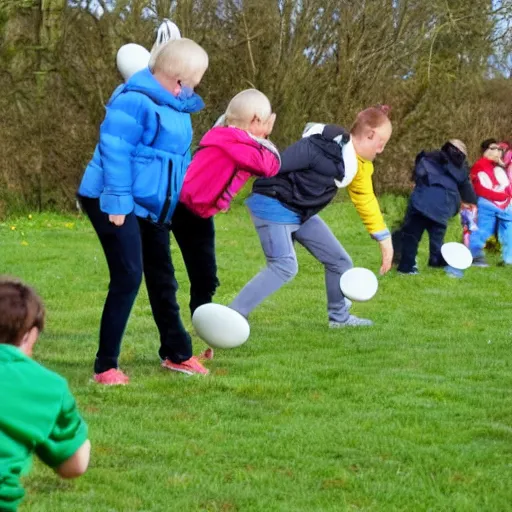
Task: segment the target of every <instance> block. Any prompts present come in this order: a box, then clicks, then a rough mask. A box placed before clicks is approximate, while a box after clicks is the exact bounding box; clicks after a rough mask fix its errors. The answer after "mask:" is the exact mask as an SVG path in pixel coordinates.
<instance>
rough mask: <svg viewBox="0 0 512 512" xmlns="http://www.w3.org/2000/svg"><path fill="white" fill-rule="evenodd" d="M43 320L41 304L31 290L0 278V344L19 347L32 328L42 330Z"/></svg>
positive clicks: (14, 281) (13, 281)
mask: <svg viewBox="0 0 512 512" xmlns="http://www.w3.org/2000/svg"><path fill="white" fill-rule="evenodd" d="M44 318H45V309H44V305H43V302H42V301H41V299H40V297H39V296H38V295H37V293H36V292H35V291H34V290H33V289H32V288H30V287H29V286H27V285H25V284H23V283H22V282H21V281H18V280H16V279H13V278H10V277H5V276H4V277H0V343H4V344H8V345H19V344H20V343H21V340H22V339H23V336H25V334H26V333H27V332H28V331H30V329H32V328H33V327H37V329H38V330H39V331H42V330H43V328H44Z"/></svg>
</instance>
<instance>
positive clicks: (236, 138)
mask: <svg viewBox="0 0 512 512" xmlns="http://www.w3.org/2000/svg"><path fill="white" fill-rule="evenodd" d="M172 33H173V31H172V30H168V34H169V35H171V34H172ZM162 34H163V31H160V32H159V36H161V35H162ZM174 34H175V36H174V38H172V37H169V40H168V41H166V42H162V44H159V45H157V47H156V48H153V50H152V53H151V56H150V58H149V65H147V66H145V67H144V68H143V69H142V70H140V71H138V72H136V73H134V74H133V75H132V76H125V79H127V80H126V82H125V83H124V84H122V85H121V86H119V87H118V88H117V89H116V91H115V92H114V94H113V95H112V97H111V98H110V100H109V102H108V104H107V109H106V116H105V119H104V121H103V123H102V124H101V127H100V137H99V143H98V145H97V147H96V150H95V152H94V156H93V159H92V160H91V162H90V163H89V165H88V167H87V169H86V171H85V174H84V177H83V179H82V182H81V184H80V187H79V190H78V199H79V202H80V204H81V206H82V208H83V210H84V211H85V212H86V214H87V215H88V217H89V218H90V220H91V222H92V224H93V227H94V229H95V230H96V233H97V235H98V238H99V240H100V243H101V245H102V247H103V250H104V253H105V256H106V259H107V263H108V267H109V271H110V285H109V291H108V295H107V298H106V301H105V305H104V309H103V315H102V319H101V325H100V340H99V349H98V352H97V354H96V360H95V364H94V379H95V381H96V382H98V383H100V384H107V385H117V384H127V383H128V381H129V378H128V376H127V375H126V374H125V373H124V372H122V371H121V370H120V369H119V368H118V358H119V354H120V347H121V340H122V336H123V333H124V329H125V327H126V324H127V321H128V317H129V315H130V311H131V308H132V306H133V303H134V300H135V297H136V295H137V292H138V289H139V286H140V283H141V280H142V275H143V274H144V276H145V282H146V287H147V290H148V295H149V300H150V304H151V308H152V312H153V317H154V319H155V323H156V325H157V327H158V330H159V333H160V349H159V356H160V360H161V365H162V367H163V368H165V369H168V370H172V371H178V372H183V373H188V374H193V373H199V374H206V373H208V370H207V369H206V368H205V367H204V364H203V363H204V361H205V359H207V358H209V357H211V355H212V352H211V351H207V352H206V353H203V354H201V355H200V356H193V355H192V344H191V338H190V335H189V333H188V332H187V331H186V329H185V328H184V326H183V323H182V321H181V318H180V312H179V307H178V304H177V301H176V290H177V283H176V280H175V276H174V268H173V265H172V260H171V253H170V233H171V232H172V233H173V234H174V236H175V238H176V241H177V243H178V246H179V247H180V250H181V252H182V254H183V258H184V262H185V266H186V270H187V273H188V276H189V279H190V312H191V313H192V314H193V312H194V311H195V309H196V308H197V307H198V306H200V305H202V304H205V303H208V302H211V301H212V299H213V295H214V293H215V289H216V287H217V286H218V284H219V282H218V279H217V266H216V260H215V234H214V224H213V217H214V215H215V214H216V213H218V212H219V211H224V210H226V209H228V208H229V205H230V203H231V201H232V199H233V197H234V196H235V195H236V194H237V193H238V191H239V190H240V189H241V188H242V187H243V186H244V185H245V183H246V182H247V181H248V180H249V179H250V178H251V177H256V178H258V179H257V180H256V181H255V183H254V187H253V194H252V195H251V196H250V198H249V199H248V201H247V206H248V207H249V210H250V212H251V217H252V220H253V223H254V225H255V228H256V231H257V232H258V235H259V237H260V240H261V245H262V248H263V251H264V253H265V257H266V259H267V268H266V269H265V270H264V271H262V272H261V273H260V274H258V275H257V276H256V277H255V278H254V279H253V280H252V281H251V282H250V283H248V285H247V286H246V287H245V288H244V289H243V290H242V291H241V292H240V294H239V295H238V297H236V298H235V300H234V301H233V303H232V304H231V307H232V308H233V309H234V310H236V311H238V312H240V313H241V314H242V315H244V316H245V317H247V316H248V315H249V313H250V312H251V311H252V310H253V309H254V308H255V307H256V306H257V305H258V304H259V303H260V302H261V301H263V300H264V299H265V298H266V297H267V296H268V295H270V294H271V293H273V292H274V291H276V290H277V289H278V288H280V287H281V286H282V285H283V284H284V283H285V282H287V281H289V280H290V279H292V278H293V276H294V275H295V274H296V272H297V260H296V256H295V251H294V248H293V245H294V242H295V241H298V242H299V243H301V244H302V245H304V246H305V247H306V248H307V249H308V250H309V251H310V252H311V253H312V254H313V255H314V256H315V257H316V258H317V259H318V260H319V261H320V262H321V263H322V264H323V265H324V267H325V274H326V288H327V301H328V323H329V326H331V327H345V326H364V325H371V321H369V320H365V319H360V318H357V317H355V316H353V315H351V314H350V313H349V306H350V303H349V301H346V300H345V298H344V297H343V294H342V293H341V290H340V287H339V279H340V276H341V275H342V274H343V273H344V272H345V271H346V270H348V269H349V268H351V267H352V261H351V259H350V257H349V256H348V254H347V252H346V251H345V249H344V248H343V247H342V246H341V244H340V243H339V242H338V240H337V239H336V238H335V237H334V235H333V234H332V232H331V231H330V229H329V228H328V227H327V225H326V224H325V223H324V222H323V221H322V220H321V219H320V217H318V215H317V214H318V213H319V212H320V211H321V210H322V209H323V208H325V207H326V206H327V205H328V204H329V203H330V201H331V200H332V199H333V198H334V196H335V195H336V191H337V189H338V188H340V187H348V190H349V193H350V196H351V198H352V201H353V202H354V204H355V206H356V208H357V210H358V212H359V214H360V216H361V218H362V219H363V221H364V223H365V224H366V226H367V228H368V231H369V232H370V234H371V235H372V236H373V238H375V239H376V240H377V241H378V242H379V244H380V246H381V252H382V260H383V262H382V268H381V271H382V272H383V273H384V272H387V271H388V270H389V269H390V268H391V264H392V254H393V248H392V243H391V235H390V232H389V230H388V229H387V227H386V225H385V223H384V220H383V218H382V215H381V212H380V209H379V206H378V202H377V199H376V197H375V194H374V192H373V186H372V173H373V164H372V161H373V160H374V158H375V157H376V155H377V154H379V153H380V152H382V151H383V150H384V147H385V145H386V143H387V141H388V140H389V138H390V136H391V131H392V129H391V122H390V121H389V118H388V116H387V110H386V108H384V107H371V108H368V109H366V110H364V111H362V112H361V113H360V114H359V115H358V116H357V118H356V120H355V122H354V124H353V127H352V128H351V130H350V132H348V131H345V130H344V129H343V128H342V127H340V126H337V125H320V124H313V125H312V126H309V127H308V129H307V130H306V132H305V133H304V134H303V135H304V137H303V138H302V139H301V140H299V141H298V142H297V143H295V144H293V145H292V146H291V147H289V148H288V149H286V150H285V151H284V152H283V153H282V154H280V153H279V151H278V150H277V148H276V147H275V146H274V145H273V144H272V143H271V142H270V141H269V139H268V137H269V135H270V134H271V132H272V129H273V126H274V122H275V120H276V114H275V113H273V112H272V107H271V104H270V101H269V100H268V98H267V97H266V96H265V95H264V94H263V93H261V92H260V91H258V90H255V89H249V90H245V91H242V92H240V93H238V94H237V95H236V96H235V97H234V98H233V99H232V100H231V101H230V102H229V104H228V107H227V109H226V112H225V114H224V115H223V116H221V118H220V119H219V120H218V122H217V123H216V125H215V126H214V127H213V128H212V129H211V130H209V131H208V132H207V133H206V134H205V135H204V136H203V137H202V139H201V141H200V143H199V147H198V149H197V150H196V151H195V154H194V156H193V158H191V154H190V145H191V141H192V128H191V120H190V114H192V113H195V112H197V111H198V110H200V109H201V108H202V107H203V106H204V104H203V102H202V100H201V98H200V97H199V96H198V95H197V94H196V93H195V92H194V88H195V87H196V86H197V85H198V84H199V82H200V81H201V79H202V77H203V74H204V73H205V72H206V70H207V67H208V56H207V54H206V52H205V51H204V50H203V49H202V48H201V47H200V46H199V45H197V44H196V43H195V42H193V41H191V40H189V39H184V38H181V37H180V36H179V32H178V33H176V31H174Z"/></svg>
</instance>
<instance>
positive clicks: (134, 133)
mask: <svg viewBox="0 0 512 512" xmlns="http://www.w3.org/2000/svg"><path fill="white" fill-rule="evenodd" d="M144 110H145V109H144V102H143V97H142V95H140V94H137V93H125V94H121V95H119V96H118V97H117V98H116V99H115V100H114V101H113V102H112V103H111V104H110V105H109V106H108V107H107V113H106V115H105V119H104V120H103V123H102V124H101V127H100V142H99V152H100V157H101V163H102V167H103V172H104V179H105V187H104V189H103V193H102V194H101V196H100V208H101V210H102V211H104V212H105V213H108V214H111V215H126V214H128V213H130V212H131V211H132V210H133V207H134V201H133V196H132V171H131V160H132V155H133V151H134V149H135V147H136V146H137V144H138V143H139V142H140V141H141V139H142V134H143V132H144V114H145V111H144Z"/></svg>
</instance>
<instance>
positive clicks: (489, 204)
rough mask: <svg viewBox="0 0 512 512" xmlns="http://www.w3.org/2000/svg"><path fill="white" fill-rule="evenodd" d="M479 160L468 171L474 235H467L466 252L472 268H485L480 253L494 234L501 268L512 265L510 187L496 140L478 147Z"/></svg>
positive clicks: (511, 189) (481, 253) (511, 191)
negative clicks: (475, 202)
mask: <svg viewBox="0 0 512 512" xmlns="http://www.w3.org/2000/svg"><path fill="white" fill-rule="evenodd" d="M481 152H482V157H481V158H480V159H479V160H477V162H476V163H475V164H474V165H473V167H472V169H471V181H472V183H473V188H474V189H475V192H476V195H477V196H478V231H475V232H473V233H471V236H470V239H469V249H470V250H471V253H472V254H473V265H474V266H478V267H487V266H488V264H487V262H486V260H485V257H484V253H483V249H484V247H485V243H486V242H487V239H488V238H489V237H490V236H492V235H493V234H495V233H496V231H497V233H498V240H499V242H500V244H501V248H502V258H503V263H504V264H505V265H512V204H511V201H512V186H511V182H510V180H509V177H508V176H507V172H506V170H505V169H504V163H503V160H502V157H503V149H502V148H501V147H500V145H499V143H498V141H497V140H496V139H487V140H485V141H484V142H482V144H481Z"/></svg>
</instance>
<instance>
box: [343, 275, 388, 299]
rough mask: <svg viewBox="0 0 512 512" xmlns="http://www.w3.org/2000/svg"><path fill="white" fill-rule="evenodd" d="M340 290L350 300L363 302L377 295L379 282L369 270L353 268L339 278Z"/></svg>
mask: <svg viewBox="0 0 512 512" xmlns="http://www.w3.org/2000/svg"><path fill="white" fill-rule="evenodd" d="M340 288H341V291H342V292H343V295H345V297H348V298H349V299H350V300H354V301H357V302H365V301H367V300H370V299H371V298H372V297H373V296H374V295H375V294H376V293H377V290H378V288H379V282H378V280H377V276H376V275H375V274H374V273H373V272H372V271H371V270H368V269H367V268H362V267H354V268H351V269H350V270H347V271H346V272H345V273H344V274H343V275H342V276H341V278H340Z"/></svg>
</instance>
